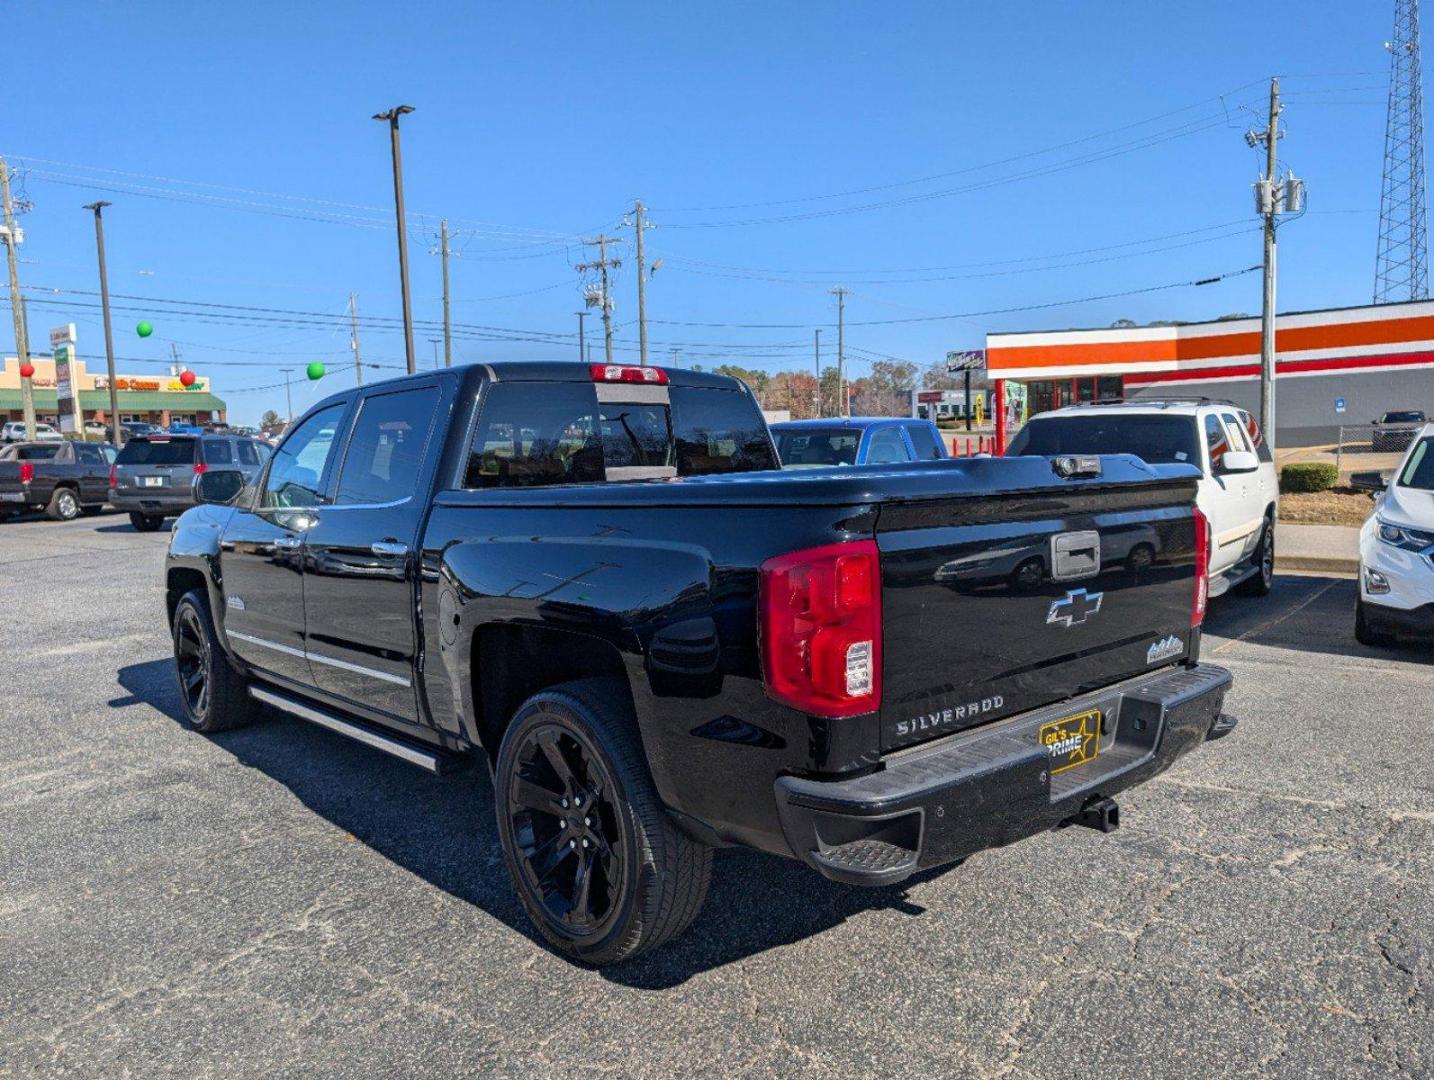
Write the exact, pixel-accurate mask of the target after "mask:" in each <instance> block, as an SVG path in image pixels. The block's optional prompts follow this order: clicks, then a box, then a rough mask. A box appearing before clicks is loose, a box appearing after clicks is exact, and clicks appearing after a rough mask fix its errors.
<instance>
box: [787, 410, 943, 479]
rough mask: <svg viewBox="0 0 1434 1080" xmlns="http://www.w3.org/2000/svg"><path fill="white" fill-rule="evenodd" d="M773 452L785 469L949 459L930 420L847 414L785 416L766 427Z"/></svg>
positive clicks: (827, 467) (938, 433)
mask: <svg viewBox="0 0 1434 1080" xmlns="http://www.w3.org/2000/svg"><path fill="white" fill-rule="evenodd" d="M771 429H772V438H773V439H775V440H776V443H777V456H778V457H780V458H781V459H782V467H783V468H787V469H829V468H831V467H833V466H840V465H892V464H896V463H899V462H903V461H939V460H941V459H942V458H947V457H950V456H951V455H950V454H949V453H947V450H946V444H945V443H944V442H943V441H942V439H941V433H940V432H939V431H937V430H936V425H935V424H933V423H932V422H931V421H930V420H916V419H911V418H908V417H891V416H853V417H848V418H846V419H842V418H841V417H833V418H831V419H827V420H787V421H784V422H782V423H779V424H773V425H771Z"/></svg>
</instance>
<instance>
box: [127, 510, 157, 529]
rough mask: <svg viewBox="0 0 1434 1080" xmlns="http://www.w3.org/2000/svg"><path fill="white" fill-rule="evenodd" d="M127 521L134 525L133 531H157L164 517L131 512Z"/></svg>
mask: <svg viewBox="0 0 1434 1080" xmlns="http://www.w3.org/2000/svg"><path fill="white" fill-rule="evenodd" d="M129 523H130V524H131V525H133V526H134V531H135V532H158V531H159V527H160V526H161V525H163V524H164V518H163V517H156V516H155V515H154V514H136V513H131V514H130V516H129Z"/></svg>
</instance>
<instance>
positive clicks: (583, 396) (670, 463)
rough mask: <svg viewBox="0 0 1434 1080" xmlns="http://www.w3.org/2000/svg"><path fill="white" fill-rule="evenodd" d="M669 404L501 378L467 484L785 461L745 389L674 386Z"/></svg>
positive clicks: (568, 480) (682, 472)
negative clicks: (603, 396)
mask: <svg viewBox="0 0 1434 1080" xmlns="http://www.w3.org/2000/svg"><path fill="white" fill-rule="evenodd" d="M668 397H669V401H670V404H656V403H652V402H641V403H638V402H611V401H605V402H601V403H600V402H599V401H598V396H597V392H596V390H595V389H594V386H593V385H592V384H590V383H507V382H505V383H496V384H494V385H492V386H490V387H489V389H488V392H487V395H486V397H485V400H484V402H483V412H482V416H481V417H480V418H479V422H478V431H477V433H476V434H475V435H474V438H473V444H472V446H471V448H470V450H469V455H468V465H467V469H466V471H465V475H464V485H463V486H464V487H468V488H489V487H539V486H546V485H553V484H585V483H598V482H601V481H604V480H606V479H607V478H608V477H607V470H608V469H617V468H629V467H632V466H644V467H670V468H671V469H672V470H674V472H675V474H676V475H677V476H705V475H711V474H713V473H729V472H751V471H754V470H759V469H775V468H777V467H778V465H777V460H776V455H775V454H774V452H773V450H772V444H771V440H770V438H769V437H768V435H767V425H766V421H764V420H763V419H762V414H761V411H760V410H759V409H758V408H757V406H756V404H755V403H754V402H753V400H752V398H751V397H750V396H749V395H747V394H745V393H743V392H742V391H740V390H725V389H720V388H716V387H691V386H673V387H671V388H670V389H669V393H668Z"/></svg>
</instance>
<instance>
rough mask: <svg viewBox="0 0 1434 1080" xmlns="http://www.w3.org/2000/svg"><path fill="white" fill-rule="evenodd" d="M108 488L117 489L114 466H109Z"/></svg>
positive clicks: (117, 476) (117, 478) (116, 472)
mask: <svg viewBox="0 0 1434 1080" xmlns="http://www.w3.org/2000/svg"><path fill="white" fill-rule="evenodd" d="M110 487H119V472H118V470H117V469H116V468H115V466H113V465H111V466H110Z"/></svg>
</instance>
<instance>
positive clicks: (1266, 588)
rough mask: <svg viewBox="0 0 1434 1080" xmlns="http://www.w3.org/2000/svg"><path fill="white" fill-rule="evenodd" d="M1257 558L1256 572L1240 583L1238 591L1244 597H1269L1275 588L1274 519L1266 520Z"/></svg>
mask: <svg viewBox="0 0 1434 1080" xmlns="http://www.w3.org/2000/svg"><path fill="white" fill-rule="evenodd" d="M1255 558H1256V562H1255V567H1256V569H1255V572H1254V573H1253V574H1251V575H1250V576H1249V577H1248V578H1246V579H1245V580H1244V581H1242V582H1240V584H1239V585H1238V586H1236V589H1237V591H1238V592H1240V594H1241V595H1243V596H1268V595H1269V593H1270V590H1271V589H1273V588H1274V587H1275V522H1274V519H1273V518H1270V517H1267V518H1265V524H1264V526H1263V528H1261V530H1260V547H1259V550H1258V551H1257V552H1256V554H1255Z"/></svg>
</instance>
